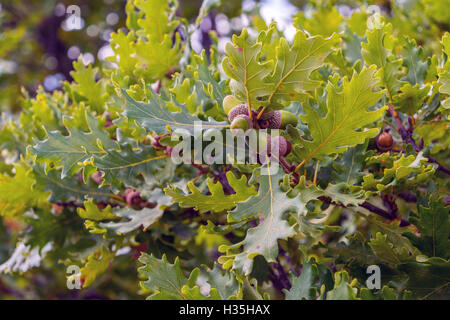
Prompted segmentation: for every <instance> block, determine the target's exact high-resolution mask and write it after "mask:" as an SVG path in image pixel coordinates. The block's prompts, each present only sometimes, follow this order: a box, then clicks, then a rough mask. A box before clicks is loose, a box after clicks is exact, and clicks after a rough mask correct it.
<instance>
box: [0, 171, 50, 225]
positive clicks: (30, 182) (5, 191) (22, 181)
mask: <svg viewBox="0 0 450 320" xmlns="http://www.w3.org/2000/svg"><path fill="white" fill-rule="evenodd" d="M14 169H15V171H16V172H15V175H14V176H13V177H11V176H9V175H7V174H3V173H0V216H4V217H12V216H15V215H18V214H21V213H24V212H25V211H27V210H28V209H29V208H32V207H34V206H44V205H45V203H46V200H47V198H48V196H49V193H48V192H45V191H44V190H43V188H42V186H41V185H35V183H36V180H35V177H34V175H33V172H32V170H31V169H27V168H26V167H24V166H22V165H16V166H14Z"/></svg>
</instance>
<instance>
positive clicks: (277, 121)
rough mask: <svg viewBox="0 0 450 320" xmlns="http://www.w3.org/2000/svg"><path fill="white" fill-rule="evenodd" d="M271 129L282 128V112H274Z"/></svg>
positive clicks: (270, 124)
mask: <svg viewBox="0 0 450 320" xmlns="http://www.w3.org/2000/svg"><path fill="white" fill-rule="evenodd" d="M267 120H268V121H269V127H268V128H270V129H279V128H280V126H281V111H279V110H277V111H274V112H273V116H272V117H271V118H269V119H267Z"/></svg>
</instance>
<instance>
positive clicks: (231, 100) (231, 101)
mask: <svg viewBox="0 0 450 320" xmlns="http://www.w3.org/2000/svg"><path fill="white" fill-rule="evenodd" d="M241 103H242V101H239V100H238V99H237V98H236V97H235V96H232V95H228V96H226V97H225V98H223V102H222V105H223V111H225V114H226V115H228V114H229V113H230V111H231V109H233V108H234V107H235V106H237V105H238V104H241Z"/></svg>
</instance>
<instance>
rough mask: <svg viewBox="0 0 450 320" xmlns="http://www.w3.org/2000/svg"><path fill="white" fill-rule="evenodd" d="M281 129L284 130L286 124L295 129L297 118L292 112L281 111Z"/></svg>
mask: <svg viewBox="0 0 450 320" xmlns="http://www.w3.org/2000/svg"><path fill="white" fill-rule="evenodd" d="M280 113H281V125H280V128H281V129H285V128H286V127H287V125H288V124H290V125H292V126H293V127H296V126H297V124H298V117H297V116H296V115H295V114H293V113H292V112H289V111H285V110H281V111H280Z"/></svg>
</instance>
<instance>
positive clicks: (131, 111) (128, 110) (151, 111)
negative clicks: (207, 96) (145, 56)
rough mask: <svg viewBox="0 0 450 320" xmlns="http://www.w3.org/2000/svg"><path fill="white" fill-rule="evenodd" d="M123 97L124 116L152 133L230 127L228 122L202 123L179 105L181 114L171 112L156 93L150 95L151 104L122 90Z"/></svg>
mask: <svg viewBox="0 0 450 320" xmlns="http://www.w3.org/2000/svg"><path fill="white" fill-rule="evenodd" d="M122 95H123V96H124V98H125V112H124V115H125V116H126V117H128V118H129V119H130V120H134V121H136V122H137V123H138V124H139V125H140V126H142V127H144V128H145V129H147V130H149V131H152V132H156V133H162V132H166V131H167V127H170V128H171V129H172V130H176V129H184V130H187V131H188V132H189V133H191V134H193V133H194V128H197V129H199V130H200V128H201V127H202V128H203V129H217V130H221V129H224V128H225V127H226V126H227V125H228V123H227V122H217V121H215V120H213V119H210V120H209V121H207V122H206V121H201V120H200V119H199V118H197V117H196V116H194V115H192V114H190V113H189V112H188V111H187V110H186V108H185V107H184V106H183V105H179V104H177V107H179V108H180V112H170V111H169V109H168V108H167V105H166V103H167V102H166V101H164V100H163V99H162V97H161V96H159V95H157V94H156V93H154V92H151V93H150V99H149V103H144V102H140V101H136V100H134V99H133V98H131V97H130V96H129V95H128V94H127V93H126V91H125V90H122Z"/></svg>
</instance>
